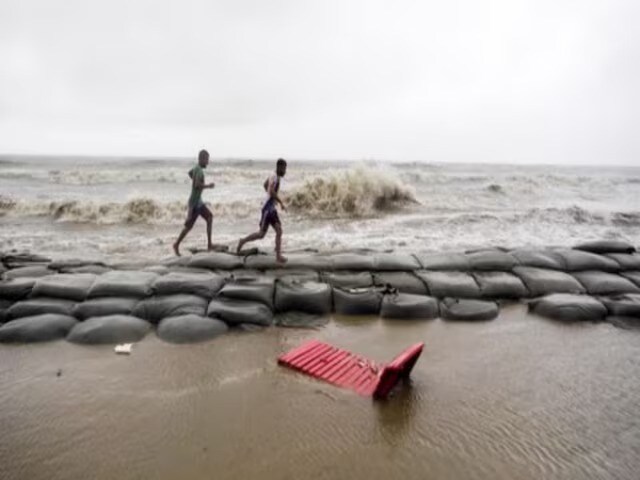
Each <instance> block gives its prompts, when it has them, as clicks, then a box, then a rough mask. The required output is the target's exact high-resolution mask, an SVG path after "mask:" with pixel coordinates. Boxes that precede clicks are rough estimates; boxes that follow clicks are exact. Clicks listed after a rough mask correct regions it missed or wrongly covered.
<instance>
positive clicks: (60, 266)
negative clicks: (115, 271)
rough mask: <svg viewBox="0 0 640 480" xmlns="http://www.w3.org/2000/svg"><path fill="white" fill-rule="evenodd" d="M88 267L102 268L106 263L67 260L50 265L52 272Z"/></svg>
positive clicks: (56, 261)
mask: <svg viewBox="0 0 640 480" xmlns="http://www.w3.org/2000/svg"><path fill="white" fill-rule="evenodd" d="M87 266H101V267H105V266H106V265H105V264H104V262H99V261H94V260H81V259H77V258H74V259H66V260H53V261H52V262H51V263H49V268H50V269H52V270H57V271H60V272H61V271H63V270H69V269H72V268H80V267H87Z"/></svg>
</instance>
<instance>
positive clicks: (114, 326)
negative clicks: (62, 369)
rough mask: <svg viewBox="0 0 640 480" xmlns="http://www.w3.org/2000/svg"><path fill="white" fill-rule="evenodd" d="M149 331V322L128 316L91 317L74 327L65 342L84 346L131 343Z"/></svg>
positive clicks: (140, 338)
mask: <svg viewBox="0 0 640 480" xmlns="http://www.w3.org/2000/svg"><path fill="white" fill-rule="evenodd" d="M150 330H151V325H150V324H149V322H145V321H144V320H141V319H140V318H136V317H132V316H130V315H107V316H105V317H92V318H89V319H87V320H85V321H84V322H80V323H78V324H77V325H75V326H74V327H73V328H72V329H71V331H70V332H69V334H68V335H67V340H68V341H70V342H73V343H81V344H86V345H104V344H117V343H133V342H139V341H140V340H142V339H143V338H144V337H145V335H146V334H147V333H149V331H150Z"/></svg>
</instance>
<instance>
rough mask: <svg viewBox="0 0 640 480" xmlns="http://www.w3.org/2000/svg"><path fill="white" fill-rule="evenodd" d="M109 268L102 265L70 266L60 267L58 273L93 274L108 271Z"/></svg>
mask: <svg viewBox="0 0 640 480" xmlns="http://www.w3.org/2000/svg"><path fill="white" fill-rule="evenodd" d="M110 271H111V268H109V267H106V266H104V265H83V266H80V267H70V268H62V269H60V273H93V274H94V275H102V274H103V273H107V272H110Z"/></svg>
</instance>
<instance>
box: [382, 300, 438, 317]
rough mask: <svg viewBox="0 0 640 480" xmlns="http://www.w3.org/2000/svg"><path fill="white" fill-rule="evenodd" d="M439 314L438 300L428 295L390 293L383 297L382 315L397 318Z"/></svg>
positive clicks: (435, 315)
mask: <svg viewBox="0 0 640 480" xmlns="http://www.w3.org/2000/svg"><path fill="white" fill-rule="evenodd" d="M438 314H439V308H438V301H437V300H436V299H435V298H434V297H428V296H426V295H412V294H410V293H390V294H387V295H385V296H384V298H383V299H382V306H381V307H380V316H381V317H382V318H397V319H407V320H409V319H418V318H419V319H429V318H436V317H437V316H438Z"/></svg>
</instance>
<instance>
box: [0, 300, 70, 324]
mask: <svg viewBox="0 0 640 480" xmlns="http://www.w3.org/2000/svg"><path fill="white" fill-rule="evenodd" d="M75 305H76V302H74V301H72V300H65V299H62V298H47V297H38V298H30V299H28V300H21V301H19V302H16V303H14V304H13V305H11V307H9V310H7V319H9V320H13V319H14V318H22V317H33V316H36V315H43V314H45V313H58V314H60V315H66V316H68V317H71V316H72V315H73V308H74V307H75Z"/></svg>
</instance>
